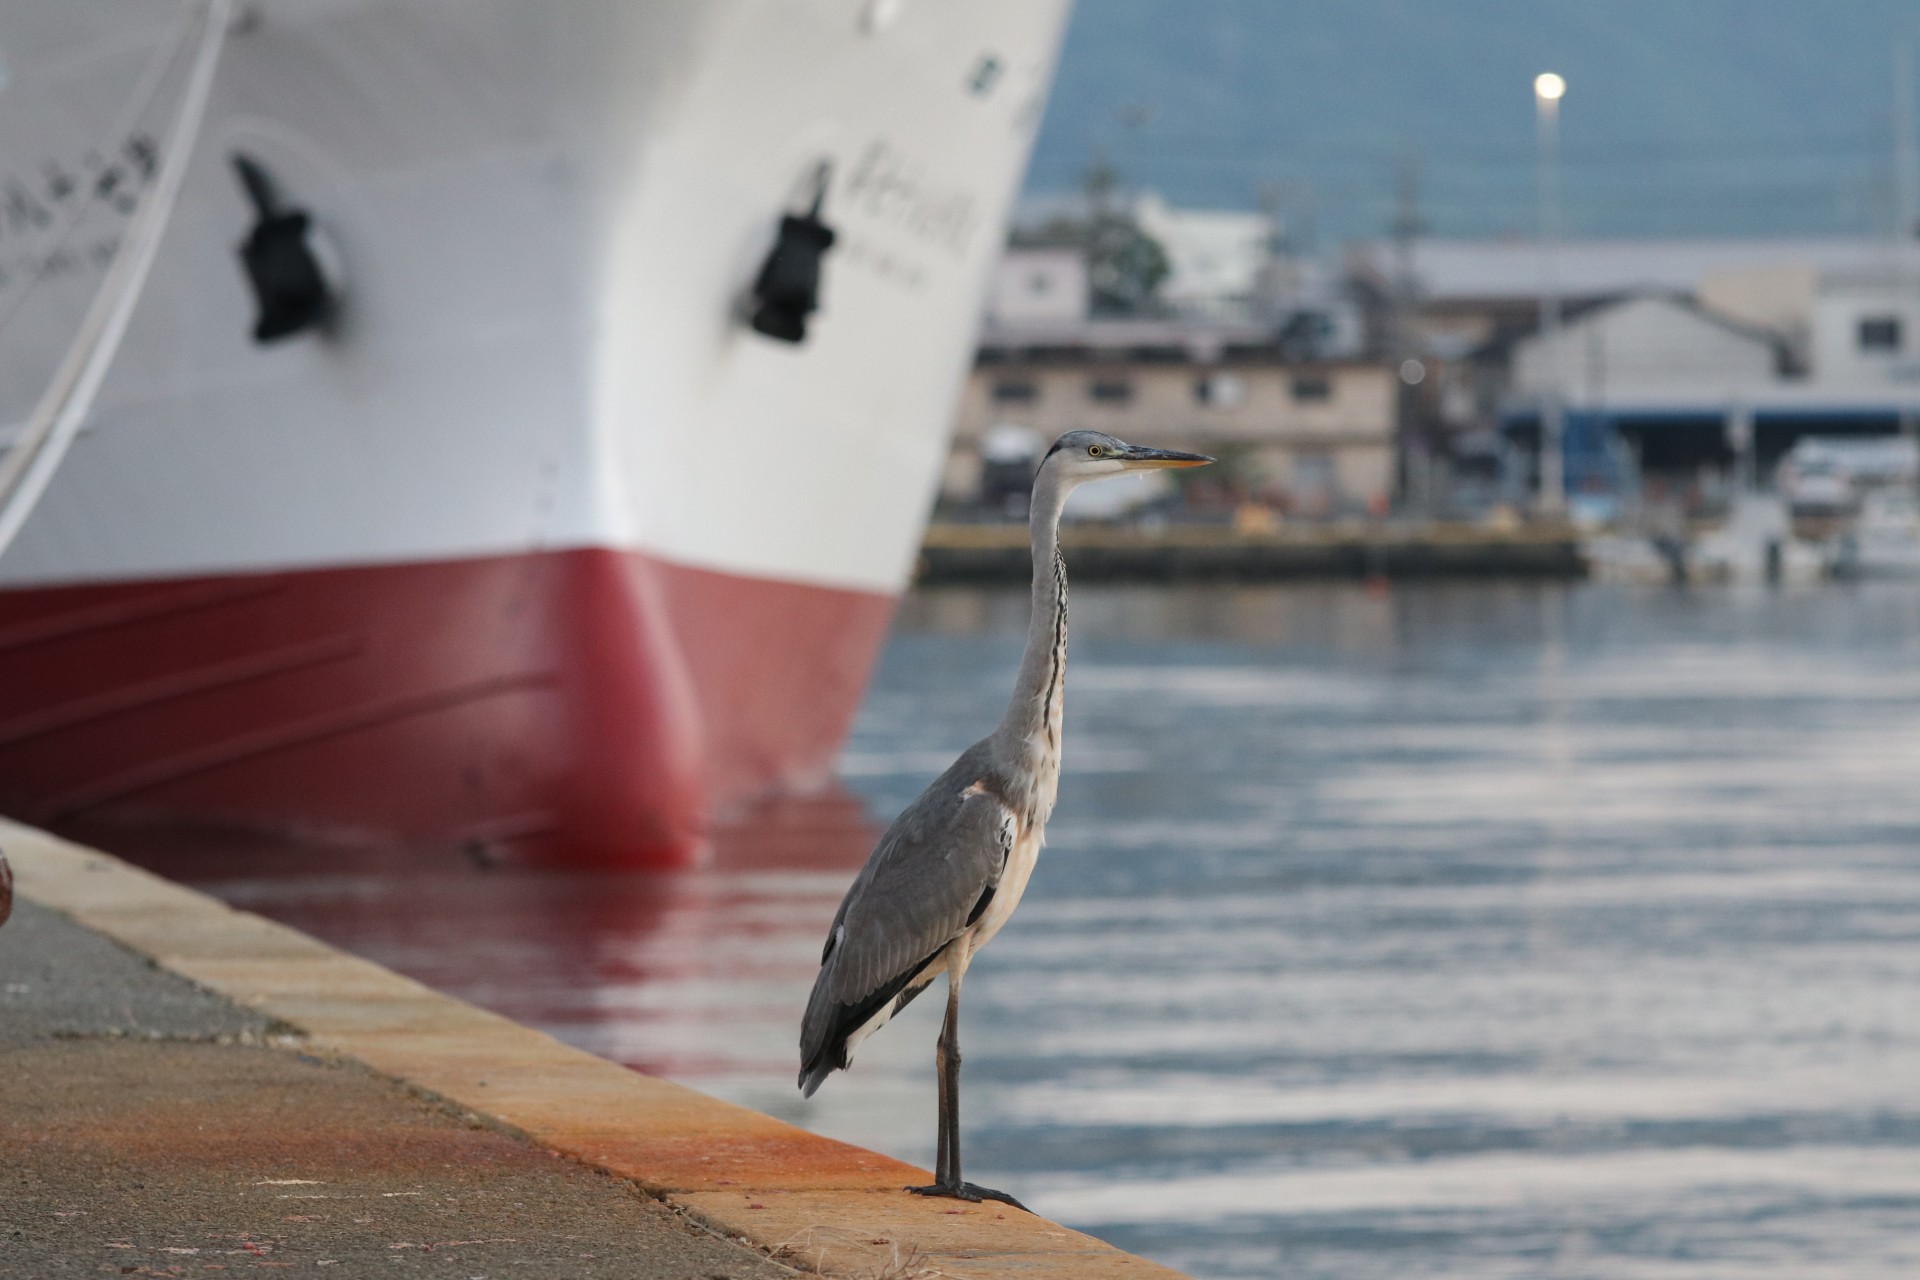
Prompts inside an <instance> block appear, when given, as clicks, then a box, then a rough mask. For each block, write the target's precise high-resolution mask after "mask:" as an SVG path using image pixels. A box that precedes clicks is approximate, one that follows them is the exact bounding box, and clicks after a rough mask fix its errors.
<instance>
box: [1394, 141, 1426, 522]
mask: <svg viewBox="0 0 1920 1280" xmlns="http://www.w3.org/2000/svg"><path fill="white" fill-rule="evenodd" d="M1426 229H1427V224H1426V223H1425V221H1424V220H1422V219H1421V217H1420V158H1419V157H1418V156H1417V155H1415V154H1413V153H1412V152H1408V153H1406V154H1405V155H1403V156H1401V158H1400V165H1399V172H1398V175H1397V181H1396V183H1395V199H1394V213H1393V281H1392V283H1391V285H1390V286H1389V288H1390V297H1391V299H1392V303H1391V311H1390V313H1389V314H1390V315H1391V316H1392V322H1391V329H1392V332H1391V333H1390V334H1389V335H1388V339H1387V343H1388V345H1387V351H1388V354H1389V356H1390V357H1391V359H1392V362H1393V367H1394V370H1395V372H1396V373H1397V375H1398V377H1399V392H1400V394H1399V397H1398V408H1399V412H1398V413H1397V414H1396V415H1395V418H1396V424H1395V429H1396V433H1397V434H1398V437H1399V439H1398V440H1397V441H1396V448H1395V450H1394V452H1395V453H1396V454H1397V455H1398V461H1399V467H1400V492H1401V494H1402V496H1403V497H1404V498H1406V499H1409V500H1411V501H1412V502H1413V503H1414V504H1416V505H1417V506H1418V507H1419V508H1420V511H1421V514H1422V515H1427V516H1431V515H1432V514H1433V512H1432V510H1431V508H1432V506H1433V501H1432V498H1433V493H1432V489H1433V485H1432V474H1431V471H1432V466H1431V461H1432V460H1431V457H1430V454H1431V452H1432V443H1431V441H1429V440H1427V439H1426V432H1425V431H1423V430H1420V429H1419V428H1420V427H1421V426H1423V425H1424V424H1423V423H1422V422H1421V421H1420V420H1421V418H1422V417H1424V415H1423V414H1422V413H1421V406H1422V395H1423V393H1422V391H1421V389H1420V383H1421V382H1423V381H1425V379H1426V372H1427V371H1426V365H1425V364H1424V363H1423V362H1422V361H1421V358H1420V357H1421V354H1422V353H1421V351H1420V350H1419V347H1420V344H1419V342H1418V341H1417V340H1416V335H1415V332H1414V320H1413V312H1414V301H1415V296H1414V295H1415V293H1416V292H1417V290H1418V288H1419V285H1418V281H1417V280H1416V278H1415V276H1414V270H1413V251H1414V245H1415V242H1416V241H1417V240H1418V239H1419V238H1420V235H1421V233H1423V232H1424V231H1425V230H1426Z"/></svg>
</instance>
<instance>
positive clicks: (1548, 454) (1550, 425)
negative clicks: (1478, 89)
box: [1533, 71, 1567, 516]
mask: <svg viewBox="0 0 1920 1280" xmlns="http://www.w3.org/2000/svg"><path fill="white" fill-rule="evenodd" d="M1566 92H1567V82H1566V81H1565V80H1563V79H1561V78H1560V77H1559V76H1557V75H1555V74H1554V73H1553V72H1551V71H1543V72H1541V73H1540V74H1539V75H1537V76H1535V77H1534V79H1533V105H1534V117H1535V120H1536V121H1537V123H1538V125H1539V134H1540V342H1541V346H1542V349H1543V350H1544V351H1545V353H1546V359H1547V370H1546V373H1547V385H1546V386H1545V387H1544V388H1543V389H1542V391H1541V396H1540V500H1539V512H1540V514H1541V515H1543V516H1559V515H1562V514H1564V513H1565V511H1566V493H1567V483H1566V395H1565V389H1566V376H1565V367H1564V366H1565V361H1564V358H1563V353H1562V352H1561V350H1560V347H1561V342H1560V280H1559V275H1558V272H1557V271H1556V270H1555V268H1556V266H1557V265H1558V264H1557V263H1556V262H1555V261H1554V253H1555V250H1556V248H1557V245H1558V240H1559V235H1560V167H1559V155H1558V151H1559V141H1560V99H1561V98H1562V97H1563V96H1565V94H1566Z"/></svg>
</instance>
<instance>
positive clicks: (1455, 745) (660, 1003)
mask: <svg viewBox="0 0 1920 1280" xmlns="http://www.w3.org/2000/svg"><path fill="white" fill-rule="evenodd" d="M1025 611H1026V596H1025V592H1024V591H1020V590H998V589H981V590H974V589H960V588H949V589H940V590H931V591H924V592H921V593H919V594H917V595H915V596H913V597H911V598H910V599H909V600H908V601H907V603H906V605H905V607H904V608H903V611H902V613H901V615H900V617H899V620H898V623H897V625H896V627H895V631H894V635H893V638H892V640H891V642H890V644H889V646H888V648H887V650H886V653H885V656H884V659H883V661H882V664H881V667H880V669H879V671H878V673H877V676H876V678H875V680H874V683H873V685H872V688H871V690H870V693H869V695H868V697H867V699H866V703H865V706H864V708H863V710H862V712H861V714H860V718H859V721H858V724H857V726H856V729H855V731H854V734H853V738H852V740H851V742H850V744H849V746H848V749H847V751H846V754H845V758H844V760H843V765H842V778H843V782H844V785H845V786H846V787H847V788H848V789H849V791H850V792H851V793H852V795H853V796H854V797H857V799H858V800H860V801H862V802H864V805H865V807H866V810H867V812H868V814H869V815H871V818H872V819H873V820H876V821H879V822H884V820H885V818H886V817H888V816H890V815H891V814H892V813H893V812H894V811H895V810H897V809H898V808H899V807H900V806H901V805H902V804H904V803H905V802H906V801H908V800H909V799H911V798H912V797H913V796H914V795H915V794H916V793H917V792H918V790H919V789H920V788H921V787H922V786H924V785H925V784H926V782H927V781H928V780H929V779H930V778H931V777H932V776H933V775H934V774H935V773H937V772H938V771H939V770H940V769H941V768H943V767H944V766H945V765H946V764H947V763H948V761H949V760H950V759H951V757H952V756H953V754H954V753H955V752H957V751H958V750H960V749H961V748H963V747H964V746H966V745H967V744H968V743H969V742H970V741H972V740H973V739H974V738H975V737H977V736H979V735H980V734H982V733H983V732H985V731H986V730H987V729H988V728H989V727H990V726H991V724H992V723H993V721H994V720H995V719H996V718H997V716H998V715H999V713H1000V710H1001V708H1002V706H1003V705H1004V700H1005V697H1006V693H1007V689H1008V685H1009V681H1010V679H1011V676H1012V671H1013V668H1014V666H1015V665H1016V663H1017V660H1018V655H1019V650H1020V645H1021V641H1022V636H1023V630H1024V626H1025V621H1026V619H1025ZM1072 619H1073V640H1072V658H1071V666H1070V674H1069V682H1068V694H1067V716H1068V728H1067V749H1066V769H1065V777H1064V781H1063V785H1062V790H1061V797H1060V803H1059V808H1058V810H1057V811H1056V813H1055V815H1054V819H1053V823H1052V826H1051V828H1050V830H1049V844H1048V848H1047V851H1046V853H1045V854H1044V855H1043V857H1042V859H1041V862H1040V866H1039V869H1038V871H1037V873H1036V874H1035V877H1034V880H1033V883H1032V885H1031V887H1030V889H1029V891H1028V893H1027V896H1026V899H1025V902H1024V904H1023V905H1022V907H1021V909H1020V912H1019V914H1018V915H1017V916H1016V917H1015V918H1014V921H1013V923H1012V924H1011V925H1009V926H1008V928H1007V929H1006V931H1005V932H1004V933H1002V934H1001V936H1000V937H999V938H998V939H997V940H996V941H995V942H994V943H993V945H992V946H991V947H989V948H988V949H987V950H986V951H985V952H984V953H983V954H982V955H981V957H980V958H979V960H978V961H977V963H976V965H975V967H974V969H973V971H972V973H971V974H970V976H969V980H968V982H967V987H966V1003H965V1006H964V1010H963V1018H962V1036H961V1043H962V1045H963V1047H964V1051H965V1064H966V1065H965V1076H964V1081H965V1083H964V1089H963V1115H962V1123H963V1129H964V1133H965V1139H966V1141H965V1148H964V1152H965V1158H966V1172H967V1176H968V1177H969V1178H970V1179H972V1180H974V1181H978V1182H982V1183H986V1184H989V1185H993V1186H998V1187H1003V1188H1005V1189H1007V1190H1009V1191H1011V1192H1013V1193H1014V1194H1016V1195H1018V1196H1020V1197H1021V1198H1023V1199H1024V1200H1025V1201H1026V1202H1027V1203H1029V1204H1030V1205H1032V1206H1033V1207H1034V1208H1035V1209H1036V1210H1038V1211H1040V1212H1042V1213H1045V1214H1047V1215H1049V1216H1052V1217H1055V1218H1058V1219H1060V1220H1062V1221H1064V1222H1066V1223H1068V1224H1070V1225H1073V1226H1076V1227H1081V1228H1084V1229H1087V1230H1090V1231H1092V1232H1094V1233H1096V1234H1098V1235H1100V1236H1102V1237H1104V1238H1106V1239H1108V1240H1111V1241H1112V1242H1114V1243H1115V1244H1118V1245H1120V1246H1122V1247H1123V1248H1127V1249H1130V1250H1134V1251H1137V1252H1140V1253H1143V1254H1146V1255H1148V1256H1150V1257H1153V1258H1155V1259H1158V1260H1161V1261H1164V1262H1167V1263H1169V1264H1172V1265H1174V1266H1177V1267H1180V1268H1182V1269H1185V1270H1188V1271H1190V1272H1191V1273H1193V1274H1194V1275H1196V1276H1201V1277H1217V1278H1220V1280H1226V1278H1228V1277H1269V1276H1273V1277H1299V1278H1303V1280H1304V1278H1309V1277H1327V1278H1334V1277H1339V1278H1343V1280H1346V1278H1360V1277H1369V1278H1371V1277H1382V1278H1384V1277H1396V1278H1404V1277H1461V1278H1465V1277H1473V1278H1474V1280H1487V1278H1491V1277H1534V1276H1555V1277H1562V1276H1564V1277H1603V1276H1604V1277H1634V1278H1639V1277H1645V1278H1647V1280H1656V1278H1657V1280H1682V1278H1686V1280H1696V1278H1697V1280H1708V1278H1716V1280H1717V1278H1721V1277H1725V1278H1727V1280H1732V1278H1734V1277H1739V1278H1740V1280H1767V1278H1774V1277H1777V1278H1779V1280H1787V1278H1788V1277H1792V1278H1794V1280H1800V1278H1802V1277H1808V1276H1846V1277H1849V1278H1850V1280H1870V1278H1873V1277H1889V1278H1891V1277H1910V1276H1913V1275H1915V1274H1920V587H1915V586H1913V585H1911V584H1905V585H1903V584H1860V585H1851V586H1847V585H1823V586H1819V587H1807V588H1792V589H1785V590H1777V591H1767V590H1765V589H1762V588H1753V589H1750V590H1749V589H1742V588H1725V589H1714V590H1697V591H1684V590H1663V589H1643V588H1628V587H1614V586H1603V585H1592V584H1589V585H1576V586H1563V585H1553V584H1539V585H1498V584H1486V585H1432V586H1425V585H1420V586H1394V587H1392V588H1391V589H1388V588H1378V589H1373V588H1369V587H1365V586H1361V585H1358V584H1355V585H1311V586H1274V587H1227V586H1219V587H1180V588H1153V589H1138V588H1100V589H1094V588H1083V589H1081V590H1078V591H1076V592H1075V594H1074V600H1073V614H1072ZM856 812H857V807H856V806H853V805H850V804H848V805H839V806H836V805H833V804H830V803H826V802H821V803H818V804H815V805H812V806H805V805H802V806H791V807H787V808H782V809H779V810H775V811H770V812H769V813H766V814H762V815H759V816H758V817H757V818H756V819H755V820H754V823H749V824H747V827H748V828H753V827H754V824H755V823H757V824H758V826H757V829H755V830H752V831H750V833H749V834H748V835H745V836H736V837H735V838H734V844H733V846H732V850H733V851H732V852H731V853H727V851H726V850H723V855H724V856H723V857H722V859H721V861H720V862H719V863H718V864H717V865H716V866H715V867H714V868H713V869H710V870H706V871H701V872H696V873H689V874H684V875H675V876H631V877H614V878H609V877H596V876H587V875H536V874H532V873H526V872H518V871H512V870H506V869H499V870H484V869H477V868H469V867H465V866H451V865H450V866H448V867H446V868H442V869H439V870H428V871H410V872H407V873H396V872H393V871H391V870H389V869H384V868H382V867H381V866H379V865H377V864H374V863H367V864H364V865H355V864H346V865H334V864H329V865H327V866H325V867H317V866H316V865H315V864H314V863H313V862H311V861H309V862H305V863H301V864H297V865H296V866H294V867H293V868H290V869H283V870H282V871H281V872H276V873H271V874H269V873H266V872H262V871H261V870H259V869H258V868H256V867H254V866H252V865H250V864H243V863H234V864H232V865H227V866H219V865H214V864H206V865H202V866H200V867H199V868H198V869H197V870H196V869H195V868H192V867H187V868H184V871H185V873H190V874H192V876H193V878H196V879H198V880H199V881H200V882H201V883H202V884H203V885H204V886H205V887H208V888H211V889H212V890H214V891H215V892H218V893H220V894H221V895H223V896H224V897H226V898H227V899H229V900H230V901H233V902H235V903H236V904H238V905H241V906H245V907H249V908H252V909H255V910H259V911H262V912H264V913H266V914H268V915H271V916H274V917H277V918H280V919H283V920H286V921H288V922H290V923H292V924H295V925H297V926H298V927H300V928H303V929H306V930H308V931H309V932H312V933H315V934H317V935H319V936H321V937H324V938H327V939H328V940H330V941H333V942H335V943H338V944H340V945H342V946H345V947H348V948H350V949H352V950H354V951H357V952H360V953H362V954H365V955H367V956H369V957H371V958H373V959H375V960H378V961H380V962H382V963H384V964H387V965H390V966H392V967H394V968H397V969H399V970H401V971H403V972H406V973H410V974H412V975H414V976H416V977H419V978H421V979H423V980H424V981H427V982H429V983H431V984H432V985H434V986H436V987H438V988H440V989H442V990H445V991H448V992H450V993H452V994H455V995H458V996H461V997H464V998H467V999H470V1000H473V1001H476V1002H477V1003H480V1004H482V1005H486V1006H489V1007H492V1008H495V1009H498V1010H500V1011H502V1012H504V1013H506V1014H509V1015H511V1016H513V1017H516V1018H519V1019H521V1020H523V1021H527V1022H530V1023H532V1024H534V1025H537V1026H540V1027H543V1028H545V1029H547V1030H550V1031H551V1032H552V1033H554V1034H555V1035H557V1036H559V1037H561V1038H562V1039H564V1040H567V1041H569V1042H572V1043H575V1044H578V1045H581V1046H583V1047H585V1048H588V1049H591V1050H594V1051H596V1052H599V1053H603V1054H606V1055H609V1056H611V1057H614V1058H616V1059H619V1060H621V1061H624V1062H628V1063H631V1064H633V1065H635V1066H637V1067H640V1068H642V1069H645V1070H648V1071H655V1072H659V1073H662V1074H665V1075H668V1076H671V1077H673V1078H676V1079H679V1080H683V1081H686V1082H688V1083H690V1084H693V1085H695V1086H698V1087H700V1088H702V1089H705V1090H708V1091H711V1092H714V1093H718V1094H721V1095H723V1096H726V1097H729V1098H732V1099H736V1100H738V1101H740V1102H743V1103H746V1104H748V1105H751V1106H754V1107H757V1108H760V1109H763V1110H766V1111H768V1112H771V1113H773V1114H775V1115H779V1116H782V1117H785V1118H788V1119H791V1120H793V1121H795V1122H797V1123H800V1124H802V1125H805V1126H807V1127H809V1128H813V1129H816V1130H819V1131H821V1132H825V1133H828V1134H832V1135H834V1136H837V1137H842V1138H845V1139H848V1140H850V1141H854V1142H858V1143H861V1144H864V1145H868V1146H872V1147H876V1148H878V1149H880V1150H883V1151H886V1152H888V1153H890V1154H894V1155H898V1156H902V1157H905V1158H908V1159H912V1160H915V1161H920V1162H930V1161H931V1159H932V1156H933V1136H934V1086H933V1042H934V1037H935V1034H936V1031H937V1027H938V1021H939V1016H940V1013H941V1005H942V1001H941V1000H940V999H939V998H938V996H937V995H936V996H933V997H929V998H927V999H924V1000H922V1001H920V1002H918V1003H917V1004H915V1005H914V1006H912V1007H911V1008H910V1009H908V1010H907V1011H906V1012H905V1013H903V1014H902V1015H901V1016H900V1017H899V1018H897V1019H896V1020H895V1021H894V1023H893V1024H892V1025H891V1026H889V1027H888V1028H887V1029H886V1030H884V1031H883V1032H881V1033H880V1034H879V1035H878V1036H876V1037H875V1038H874V1039H872V1040H870V1041H869V1042H867V1044H866V1045H865V1046H863V1048H862V1049H861V1052H860V1055H859V1058H858V1060H857V1061H856V1063H855V1065H854V1067H853V1069H852V1071H851V1072H850V1073H848V1074H846V1075H844V1076H835V1077H833V1078H831V1079H830V1080H829V1081H828V1082H827V1083H826V1085H825V1086H824V1087H823V1088H822V1089H821V1091H820V1093H819V1094H818V1096H816V1097H815V1098H814V1099H812V1100H811V1101H802V1100H801V1099H800V1097H799V1095H798V1093H797V1091H796V1090H795V1088H794V1072H795V1069H796V1067H797V1061H796V1047H795V1045H796V1037H797V1028H798V1022H799V1015H800V1010H801V1008H802V1006H803V1005H804V1003H805V999H806V993H807V989H808V987H809V985H810V983H811V980H812V977H813V971H814V967H815V966H816V964H817V962H818V957H819V947H820V942H821V939H822V937H823V936H824V932H825V928H826V925H827V922H828V920H829V918H830V917H831V915H832V912H833V909H834V907H835V905H836V903H837V902H838V899H839V896H840V894H841V892H842V891H843V890H844V889H845V887H846V884H847V882H848V880H849V879H850V877H851V875H852V873H853V870H854V868H855V867H857V865H858V863H859V861H860V860H861V859H862V858H863V857H864V855H865V852H866V848H867V846H868V845H869V843H870V841H871V838H872V836H873V834H874V833H875V830H876V828H875V827H874V826H872V825H870V824H868V823H863V822H861V821H859V820H857V819H855V818H853V817H850V815H852V814H854V813H856ZM176 869H177V870H178V868H176Z"/></svg>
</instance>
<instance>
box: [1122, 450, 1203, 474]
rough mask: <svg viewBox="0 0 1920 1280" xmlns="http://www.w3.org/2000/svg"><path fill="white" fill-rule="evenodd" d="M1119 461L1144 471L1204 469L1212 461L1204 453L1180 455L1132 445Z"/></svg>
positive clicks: (1172, 451) (1170, 451)
mask: <svg viewBox="0 0 1920 1280" xmlns="http://www.w3.org/2000/svg"><path fill="white" fill-rule="evenodd" d="M1120 461H1122V462H1124V463H1126V464H1127V466H1128V467H1137V468H1140V469H1141V470H1145V469H1147V468H1149V467H1152V468H1161V467H1204V466H1206V465H1207V464H1208V463H1209V462H1212V461H1213V459H1212V458H1209V457H1208V456H1207V455H1206V454H1204V453H1181V452H1179V451H1178V450H1175V449H1147V448H1143V447H1141V446H1140V445H1137V444H1133V445H1128V446H1127V451H1126V452H1125V453H1123V454H1121V455H1120Z"/></svg>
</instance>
